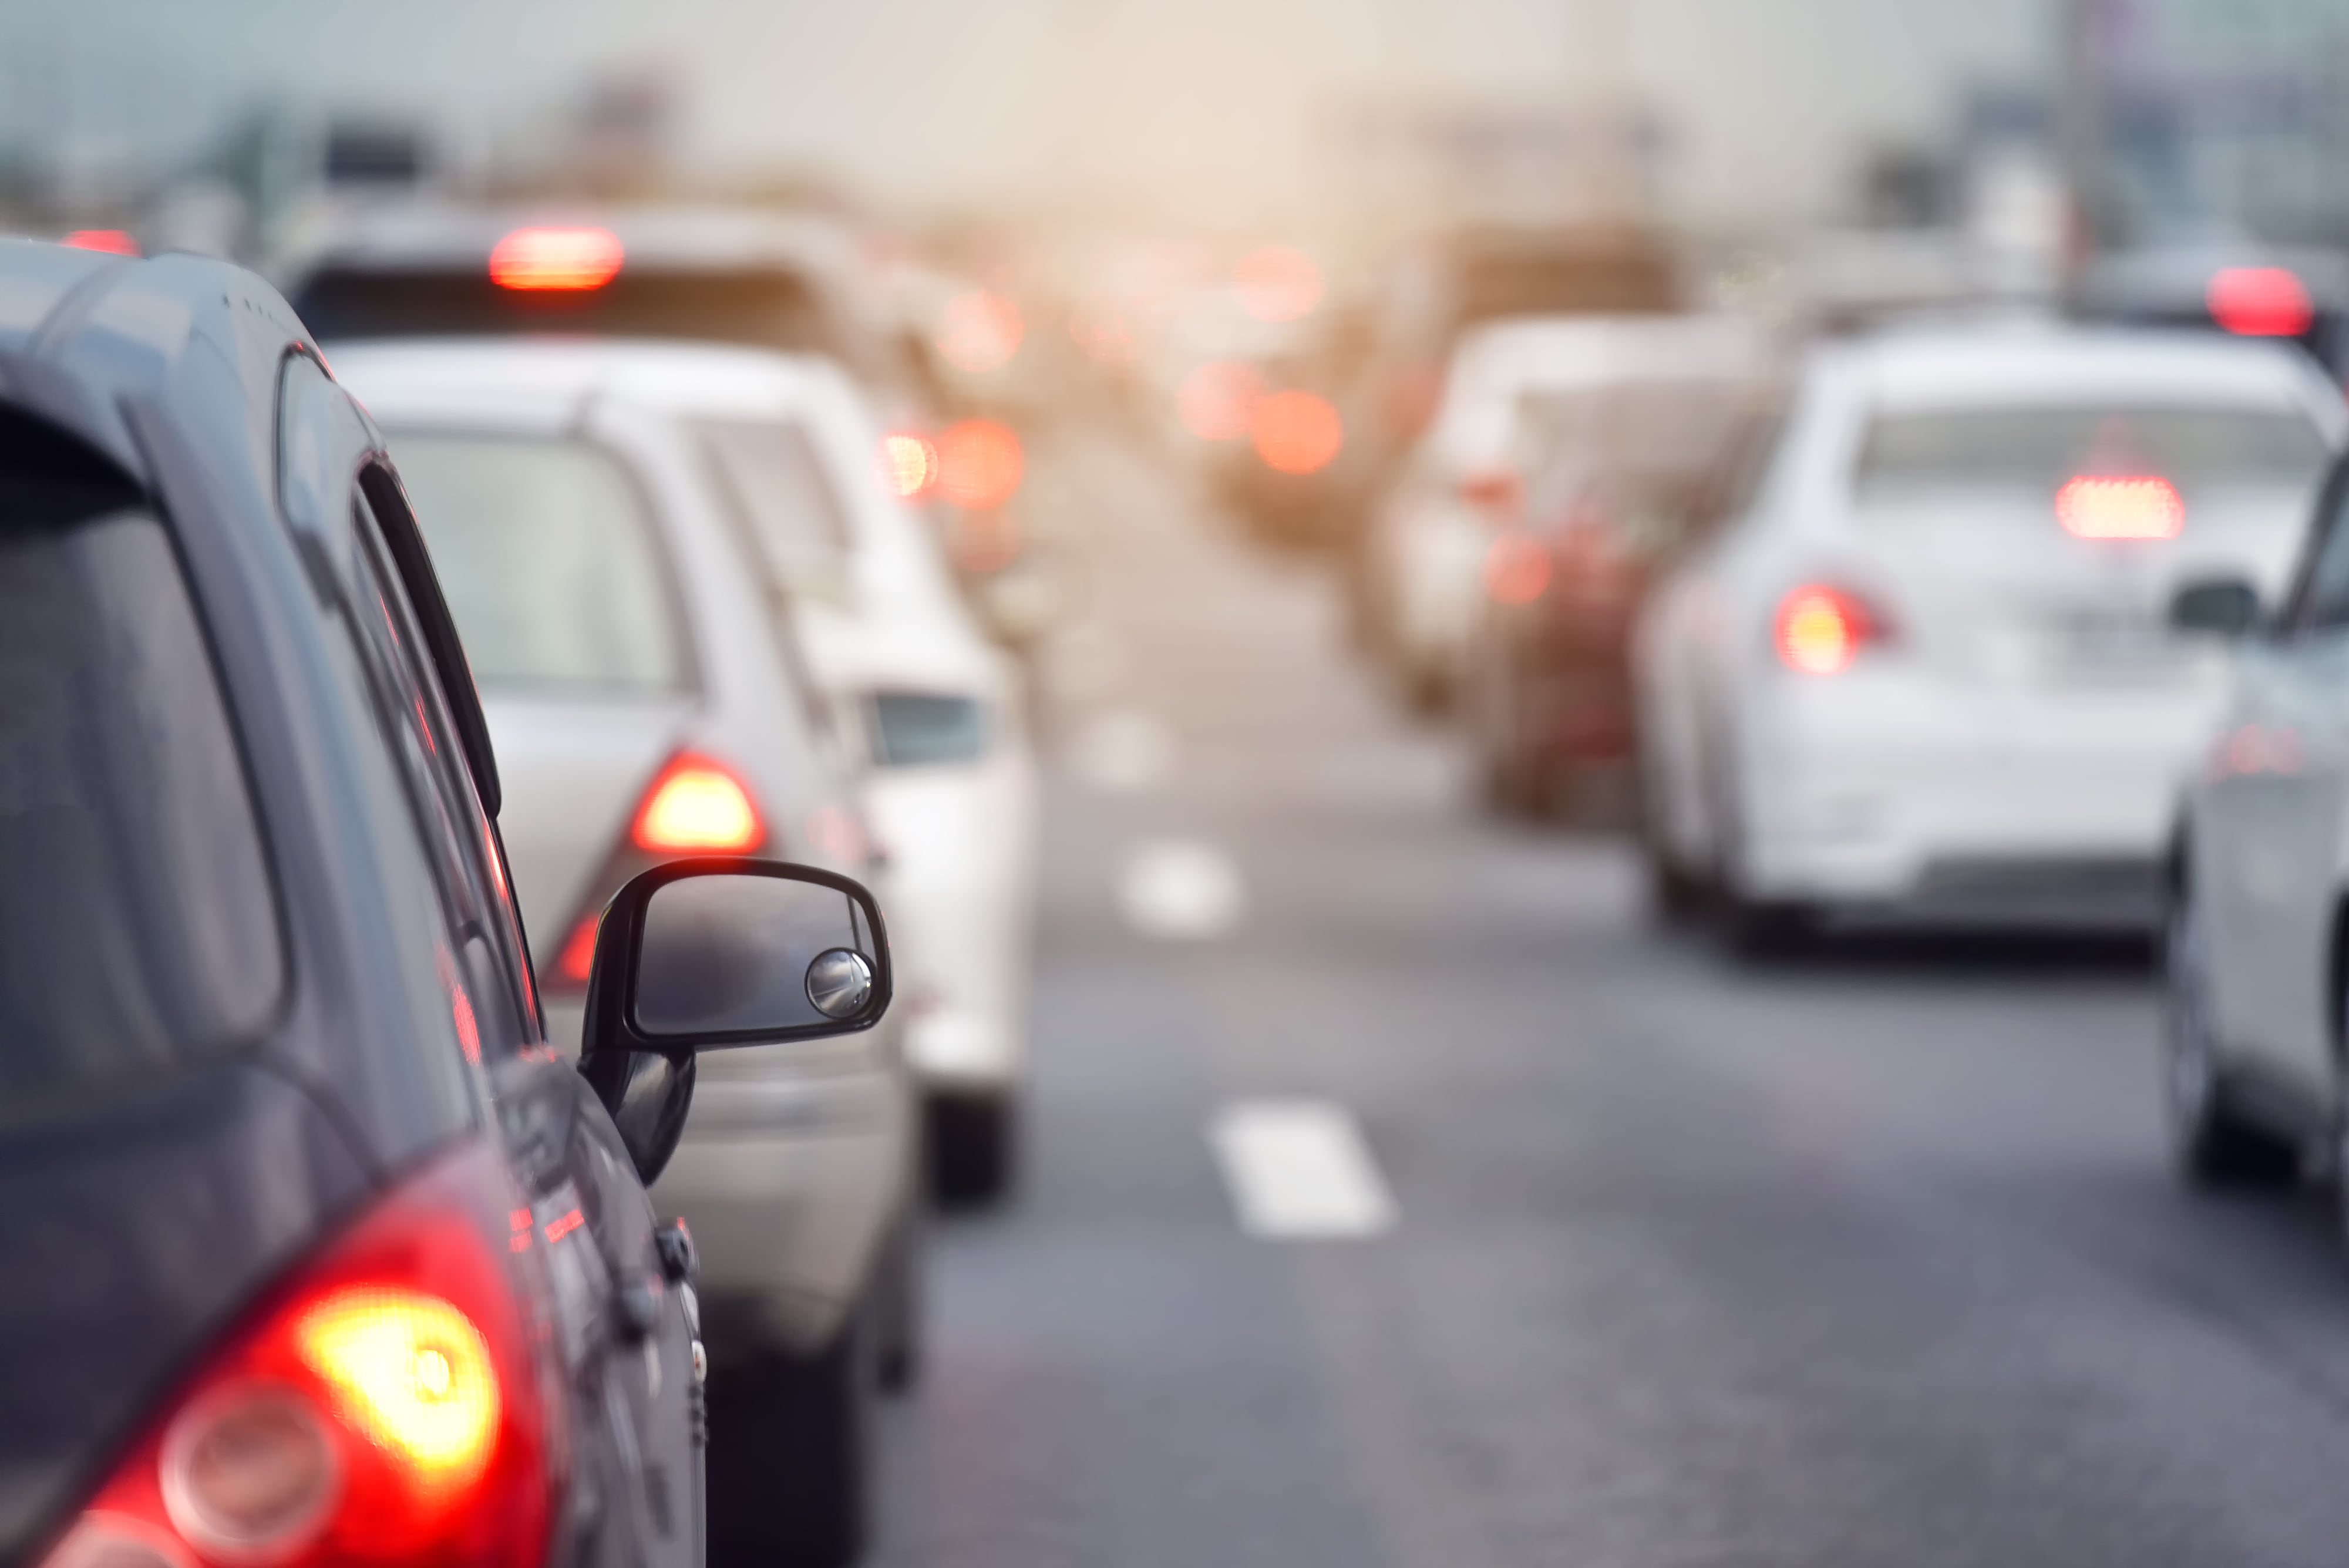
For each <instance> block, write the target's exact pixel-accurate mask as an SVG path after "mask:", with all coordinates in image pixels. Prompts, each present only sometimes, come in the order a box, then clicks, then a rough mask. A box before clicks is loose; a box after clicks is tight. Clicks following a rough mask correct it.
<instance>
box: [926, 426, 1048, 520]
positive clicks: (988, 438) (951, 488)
mask: <svg viewBox="0 0 2349 1568" xmlns="http://www.w3.org/2000/svg"><path fill="white" fill-rule="evenodd" d="M1027 467H1028V459H1027V454H1026V452H1025V451H1024V450H1023V449H1022V448H1021V446H1020V444H1019V431H1015V430H1013V429H1012V428H1011V427H1010V426H1009V425H1007V424H1005V423H1004V422H1003V421H1000V420H963V421H959V422H958V423H956V424H954V425H950V426H948V427H947V432H946V434H945V435H943V436H941V437H939V438H938V493H940V494H941V495H943V496H945V497H946V498H947V500H948V501H951V502H953V503H954V504H956V505H957V506H962V507H968V509H970V510H971V511H974V512H988V511H992V510H994V509H995V508H996V507H999V506H1002V505H1005V504H1008V503H1009V501H1010V500H1011V498H1012V497H1013V496H1015V495H1017V494H1019V482H1020V481H1021V479H1022V478H1024V477H1025V476H1026V473H1027Z"/></svg>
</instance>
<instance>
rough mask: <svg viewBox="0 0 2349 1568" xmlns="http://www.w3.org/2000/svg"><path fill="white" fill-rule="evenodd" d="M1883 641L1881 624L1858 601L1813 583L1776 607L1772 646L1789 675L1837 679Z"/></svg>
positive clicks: (1837, 589) (1833, 589) (1797, 590)
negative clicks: (1867, 648)
mask: <svg viewBox="0 0 2349 1568" xmlns="http://www.w3.org/2000/svg"><path fill="white" fill-rule="evenodd" d="M1885 636H1886V631H1885V627H1884V624H1883V622H1882V621H1881V620H1879V619H1878V618H1877V617H1876V616H1875V615H1873V614H1872V613H1870V612H1869V610H1868V607H1867V606H1866V605H1865V604H1863V603H1861V602H1860V600H1859V599H1858V598H1857V597H1855V596H1853V595H1851V594H1848V593H1847V592H1845V591H1844V590H1843V589H1841V588H1837V587H1826V585H1824V584H1818V583H1811V584H1806V585H1805V586H1804V587H1798V588H1795V590H1793V591H1792V592H1790V593H1789V594H1787V595H1786V597H1785V598H1783V599H1781V600H1779V601H1778V616H1777V621H1776V624H1775V627H1774V628H1773V633H1772V639H1771V640H1772V642H1773V643H1774V645H1775V647H1776V649H1777V650H1778V659H1779V661H1780V662H1781V663H1783V664H1785V666H1786V668H1787V669H1789V670H1796V671H1799V672H1800V673H1802V674H1805V675H1840V674H1842V673H1843V672H1844V671H1845V670H1848V669H1850V668H1851V666H1852V663H1853V661H1854V660H1855V659H1857V658H1858V657H1859V654H1860V650H1861V649H1864V648H1866V647H1868V645H1869V644H1871V643H1876V642H1881V641H1883V640H1884V639H1885Z"/></svg>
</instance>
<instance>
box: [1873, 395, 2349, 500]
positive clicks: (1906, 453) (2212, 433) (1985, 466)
mask: <svg viewBox="0 0 2349 1568" xmlns="http://www.w3.org/2000/svg"><path fill="white" fill-rule="evenodd" d="M2326 460H2327V453H2326V450H2325V444H2324V439H2323V436H2322V435H2321V434H2320V433H2319V432H2318V431H2317V429H2316V427H2315V426H2314V425H2313V424H2312V423H2311V422H2310V421H2308V419H2307V418H2306V417H2305V416H2303V415H2300V414H2294V413H2282V412H2276V411H2273V410H2264V409H2243V408H2191V407H2188V408H2178V407H2156V408H2126V407H2106V408H2083V407H2080V406H2078V405H2063V406H2057V407H2044V408H2030V407H2013V408H2002V409H1965V410H1944V411H1940V412H1918V413H1901V414H1878V415H1877V416H1876V418H1875V419H1874V420H1873V421H1870V423H1869V425H1868V437H1867V441H1866V442H1865V444H1864V445H1863V446H1862V448H1861V451H1860V458H1859V468H1858V473H1857V488H1858V491H1859V493H1860V494H1861V496H1862V497H1863V498H1868V497H1873V496H1878V495H1883V494H1887V493H1900V492H1914V491H1917V490H1920V489H1923V490H1952V489H1975V488H1993V489H2031V490H2039V491H2045V492H2048V493H2053V492H2054V491H2055V490H2058V489H2060V488H2061V487H2062V486H2063V485H2064V483H2065V482H2066V481H2068V480H2070V479H2073V478H2075V477H2076V476H2078V475H2081V474H2131V475H2138V474H2142V475H2147V476H2156V477H2159V478H2162V479H2167V480H2168V481H2169V482H2170V483H2172V484H2174V485H2176V486H2178V488H2179V489H2180V490H2192V489H2195V488H2198V487H2203V488H2213V487H2237V486H2261V487H2265V486H2283V487H2300V486H2308V485H2313V484H2314V483H2316V481H2317V479H2318V477H2319V476H2320V475H2322V474H2323V472H2324V467H2325V463H2326Z"/></svg>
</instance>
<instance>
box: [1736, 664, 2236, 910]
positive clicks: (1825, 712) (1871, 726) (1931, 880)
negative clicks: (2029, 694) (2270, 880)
mask: <svg viewBox="0 0 2349 1568" xmlns="http://www.w3.org/2000/svg"><path fill="white" fill-rule="evenodd" d="M1771 685H1772V689H1771V690H1769V691H1766V692H1765V693H1764V694H1763V700H1762V701H1757V702H1755V703H1754V704H1753V705H1752V708H1751V710H1750V711H1751V712H1752V713H1753V715H1754V722H1751V723H1749V724H1748V725H1747V726H1746V729H1745V732H1744V736H1743V742H1744V743H1743V745H1742V748H1741V754H1740V764H1739V783H1740V786H1741V788H1742V790H1743V792H1744V798H1743V800H1742V802H1741V805H1742V806H1743V815H1742V822H1743V826H1744V834H1743V839H1742V844H1741V846H1740V852H1739V864H1738V867H1737V871H1738V880H1739V881H1740V883H1741V884H1742V885H1743V887H1744V888H1745V890H1746V891H1747V892H1749V893H1751V894H1753V895H1754V896H1757V897H1762V898H1785V899H1790V900H1802V901H1823V902H1832V903H1837V904H1843V905H1851V906H1878V907H1887V908H1893V909H1903V910H1909V911H1915V912H1918V913H1921V914H1929V915H1937V916H1947V917H1949V918H1952V919H1998V918H2001V917H2002V916H2008V917H2012V918H2013V919H2015V920H2017V921H2018V922H2038V921H2042V920H2054V921H2061V922H2064V923H2070V922H2074V921H2082V922H2086V923H2091V924H2108V925H2118V926H2131V927H2134V926H2142V925H2145V924H2147V923H2149V922H2151V921H2152V920H2153V919H2155V918H2156V917H2157V915H2158V877H2157V874H2156V873H2157V867H2158V865H2159V863H2160V860H2161V857H2162V852H2163V848H2164V846H2165V845H2166V844H2167V842H2168V836H2169V833H2170V830H2171V825H2172V822H2173V820H2174V816H2175V813H2176V809H2177V802H2178V792H2179V787H2180V784H2181V781H2182V779H2183V776H2184V774H2185V773H2186V771H2187V769H2188V768H2189V766H2190V765H2191V760H2192V759H2193V757H2194V756H2195V755H2196V754H2197V753H2198V751H2199V747H2200V745H2201V742H2202V741H2203V738H2204V737H2205V736H2206V735H2207V734H2208V732H2209V724H2210V723H2211V722H2213V721H2214V719H2215V716H2216V709H2217V699H2216V696H2215V694H2211V693H2206V692H2203V691H2188V692H2181V691H2165V692H2127V693H2123V694H2119V695H2111V694H2107V695H2106V696H2105V697H2104V699H2103V700H2091V699H2084V698H2082V697H2081V696H2079V695H2078V694H2066V695H2065V696H2064V698H2062V699H2061V700H2051V699H2045V698H2035V699H2030V700H2023V699H2019V698H2017V697H2015V696H2014V695H2013V694H2011V693H2006V694H1997V693H1993V694H1990V695H1987V696H1985V695H1983V694H1981V693H1972V692H1952V691H1934V690H1932V689H1931V688H1930V687H1929V686H1927V685H1926V684H1925V683H1923V682H1920V681H1918V680H1913V679H1886V680H1875V679H1871V678H1869V677H1868V676H1865V675H1863V674H1860V673H1857V672H1856V673H1855V674H1854V675H1852V676H1848V677H1842V678H1837V679H1836V680H1802V681H1795V680H1786V681H1777V682H1773V683H1771Z"/></svg>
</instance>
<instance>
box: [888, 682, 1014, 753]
mask: <svg viewBox="0 0 2349 1568" xmlns="http://www.w3.org/2000/svg"><path fill="white" fill-rule="evenodd" d="M870 706H871V712H872V728H873V756H874V761H875V762H877V763H880V764H881V765H882V766H883V767H892V768H904V767H920V766H922V765H924V764H925V763H969V762H976V761H978V759H979V757H981V756H983V755H984V754H985V753H986V752H987V710H986V709H984V708H982V707H981V706H979V704H978V703H977V702H975V701H972V700H971V699H970V698H968V697H952V696H937V695H935V694H933V693H930V692H926V691H876V692H874V694H873V697H872V698H871V700H870Z"/></svg>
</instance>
